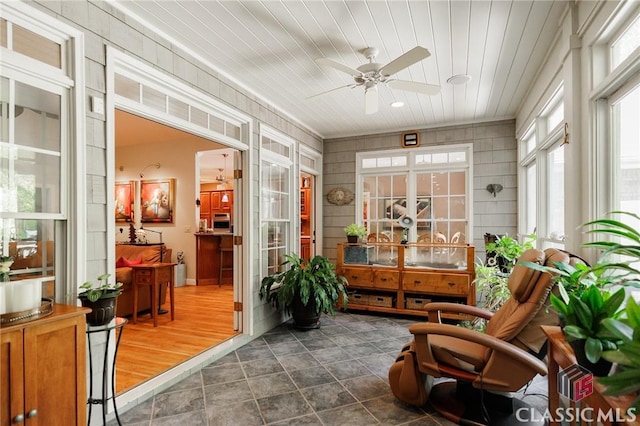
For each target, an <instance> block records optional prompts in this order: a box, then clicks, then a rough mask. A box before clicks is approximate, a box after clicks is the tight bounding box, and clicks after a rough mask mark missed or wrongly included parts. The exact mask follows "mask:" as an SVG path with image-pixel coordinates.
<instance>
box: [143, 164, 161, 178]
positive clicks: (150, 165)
mask: <svg viewBox="0 0 640 426" xmlns="http://www.w3.org/2000/svg"><path fill="white" fill-rule="evenodd" d="M149 167H155V168H156V169H159V168H160V163H151V164H148V165H146V166H144V168H143V169H142V170H140V179H142V178H143V177H144V174H143V173H142V172H144V171H145V170H147V169H148V168H149Z"/></svg>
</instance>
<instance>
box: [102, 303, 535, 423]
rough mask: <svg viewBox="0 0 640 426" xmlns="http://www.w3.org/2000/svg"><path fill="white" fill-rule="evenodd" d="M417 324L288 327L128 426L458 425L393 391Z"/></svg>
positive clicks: (128, 416)
mask: <svg viewBox="0 0 640 426" xmlns="http://www.w3.org/2000/svg"><path fill="white" fill-rule="evenodd" d="M416 321H417V320H416V319H407V318H398V317H383V316H376V315H362V314H357V313H337V314H336V316H335V317H333V318H331V317H323V319H322V327H321V328H320V329H316V330H309V331H299V330H296V329H294V328H293V327H292V326H291V324H290V323H286V324H283V325H281V326H279V327H277V328H275V329H274V330H272V331H271V332H269V333H267V334H265V335H263V336H262V337H260V338H258V339H256V340H254V341H252V342H251V343H249V344H247V345H246V346H244V347H242V348H240V349H238V350H237V351H235V352H232V353H230V354H229V355H227V356H225V357H224V358H222V359H220V360H218V361H216V362H215V363H213V364H211V365H209V366H207V367H206V368H204V369H202V370H201V371H200V372H198V373H194V374H193V375H191V376H189V377H188V378H186V379H184V380H182V381H181V382H179V383H177V384H176V385H174V386H172V387H171V388H169V389H167V390H166V391H164V392H162V393H160V394H158V395H156V396H155V397H154V398H152V399H149V400H147V401H145V402H143V403H141V404H140V405H138V406H136V407H134V408H132V409H130V410H129V411H127V412H126V413H123V414H122V415H121V416H120V419H121V421H122V423H123V424H124V425H130V426H143V425H144V426H161V425H162V426H167V425H180V426H198V425H209V426H213V425H238V426H251V425H265V424H269V425H349V426H357V425H367V426H368V425H375V424H383V425H412V426H418V425H420V426H422V425H451V424H452V423H451V422H449V421H448V420H444V419H442V418H441V417H440V416H439V415H438V414H437V413H435V412H434V411H433V410H432V409H431V408H429V407H428V406H427V407H425V408H424V409H416V408H413V407H410V406H407V405H404V404H403V403H401V402H399V401H398V400H396V399H395V398H394V397H393V395H392V394H391V391H390V389H389V385H388V381H387V372H388V370H389V367H390V366H391V364H392V363H393V362H394V360H395V357H396V356H397V355H398V353H399V351H400V349H401V347H402V345H403V344H404V343H406V342H408V341H409V340H411V334H410V333H409V331H408V326H409V325H410V324H412V323H414V322H416ZM538 379H540V380H538ZM542 394H546V382H545V381H544V380H543V379H541V378H537V379H536V380H534V382H533V384H532V386H530V387H529V388H528V390H527V391H526V395H525V396H524V397H525V398H526V402H527V403H529V404H531V405H534V406H536V407H542V410H544V407H546V404H547V401H546V398H545V397H544V395H542ZM519 397H523V394H520V395H519ZM109 424H110V425H114V424H115V422H114V421H112V422H110V423H109Z"/></svg>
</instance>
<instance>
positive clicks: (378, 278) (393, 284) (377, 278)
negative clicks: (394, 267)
mask: <svg viewBox="0 0 640 426" xmlns="http://www.w3.org/2000/svg"><path fill="white" fill-rule="evenodd" d="M372 286H373V287H374V288H384V289H390V290H398V289H399V288H400V272H398V271H385V270H381V269H376V270H374V271H373V282H372Z"/></svg>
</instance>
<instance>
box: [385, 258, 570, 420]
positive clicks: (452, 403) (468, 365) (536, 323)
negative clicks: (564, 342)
mask: <svg viewBox="0 0 640 426" xmlns="http://www.w3.org/2000/svg"><path fill="white" fill-rule="evenodd" d="M574 260H575V259H574V258H572V256H571V255H570V254H568V253H566V252H563V251H560V250H556V249H547V250H545V251H544V252H542V251H540V250H536V249H532V250H528V251H526V252H525V253H523V255H522V256H521V257H520V259H519V262H518V264H517V265H516V266H515V267H514V269H513V271H512V272H511V275H510V277H509V282H508V286H509V290H510V291H511V297H510V298H509V300H507V301H506V302H505V303H504V304H503V305H502V307H500V309H498V311H496V312H495V313H492V312H489V311H486V310H483V309H480V308H477V307H475V306H467V305H461V304H456V303H430V304H428V305H426V306H425V309H426V310H427V311H428V312H429V322H425V323H417V324H413V325H411V326H410V327H409V331H410V332H411V333H412V334H413V335H414V340H413V342H412V344H411V345H410V346H405V347H404V348H403V353H404V352H406V351H407V350H412V351H415V364H416V367H415V368H413V369H414V370H415V369H417V370H418V371H419V372H420V373H421V374H423V375H428V376H432V377H434V378H445V377H448V378H452V379H455V381H443V382H441V383H438V384H436V385H435V386H433V388H432V389H427V390H426V392H421V395H422V396H423V400H422V401H424V395H425V394H426V395H429V401H430V402H431V404H432V405H433V407H434V408H435V409H436V410H437V411H438V412H439V413H440V414H442V415H443V416H444V417H445V418H447V419H449V420H451V421H454V422H458V423H459V422H463V421H464V420H465V419H466V420H467V421H468V420H471V419H473V420H471V421H472V423H473V422H478V423H473V424H482V423H483V422H487V423H492V424H498V423H496V422H493V421H491V422H490V421H488V420H487V419H486V417H487V416H486V413H485V411H489V415H491V410H486V407H476V408H477V409H474V408H473V407H472V405H473V404H472V402H474V401H475V402H480V403H482V404H484V403H485V402H487V401H489V402H490V403H491V398H492V396H488V395H487V392H486V391H499V392H515V391H517V390H519V389H520V388H522V387H523V386H524V385H525V384H526V383H528V382H529V381H530V380H531V379H532V378H533V377H534V376H535V375H536V374H541V375H546V374H547V367H546V365H545V363H544V362H542V361H541V360H540V358H542V357H543V356H544V353H542V352H544V350H545V348H546V345H545V343H546V337H545V335H544V334H543V333H542V330H541V329H540V326H541V325H543V324H546V325H558V323H559V320H558V316H557V315H556V314H555V312H554V311H553V310H549V309H547V307H548V306H549V304H550V302H549V294H550V293H551V291H552V289H553V288H554V282H553V280H552V277H551V275H550V274H548V273H541V272H539V271H535V270H533V269H530V268H527V267H526V266H523V265H521V264H520V262H522V261H529V262H535V263H538V264H546V265H549V266H551V264H552V263H553V262H571V263H574ZM442 312H455V313H460V314H466V315H470V316H476V317H480V318H485V319H487V320H488V323H487V327H486V331H485V333H480V332H477V331H474V330H470V329H466V328H463V327H458V326H456V325H450V324H443V323H442V322H441V320H440V314H441V313H442ZM404 358H406V356H405V357H403V359H404ZM409 358H411V357H409ZM403 364H404V361H403V360H400V361H398V362H396V363H395V364H394V365H393V366H392V367H391V369H390V370H389V383H390V385H391V388H392V391H393V393H394V395H396V397H398V398H399V399H401V400H404V401H405V402H408V403H413V402H412V401H408V400H407V398H406V397H403V393H404V395H406V394H411V393H413V394H415V393H416V391H415V385H413V384H412V385H407V384H408V383H409V380H408V377H409V376H408V375H407V374H404V375H402V373H401V370H403V369H404V365H403ZM411 369H412V368H410V369H409V370H411ZM403 380H404V386H406V387H407V389H403ZM426 382H427V383H429V381H426ZM413 399H414V401H415V400H417V401H421V400H420V399H415V398H413ZM495 401H496V407H498V408H499V409H500V410H505V411H506V413H507V415H508V414H509V410H511V411H512V410H513V407H512V405H511V403H512V401H511V399H506V400H505V399H504V398H502V397H498V398H496V399H495ZM413 404H414V405H416V404H415V403H413ZM505 406H506V407H505ZM478 413H480V416H481V418H480V419H477V418H474V417H477V416H478ZM483 413H484V414H483ZM470 418H471V419H470Z"/></svg>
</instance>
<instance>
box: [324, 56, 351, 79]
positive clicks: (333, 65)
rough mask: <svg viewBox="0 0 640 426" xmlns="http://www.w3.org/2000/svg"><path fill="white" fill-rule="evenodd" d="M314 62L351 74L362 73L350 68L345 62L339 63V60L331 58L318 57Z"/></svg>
mask: <svg viewBox="0 0 640 426" xmlns="http://www.w3.org/2000/svg"><path fill="white" fill-rule="evenodd" d="M316 62H317V63H318V64H320V65H324V66H327V67H331V68H334V69H337V70H338V71H342V72H346V73H347V74H349V75H353V76H357V75H362V73H361V72H360V71H358V70H357V69H355V68H351V67H349V66H347V65H345V64H341V63H340V62H337V61H334V60H333V59H329V58H318V59H316Z"/></svg>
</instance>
